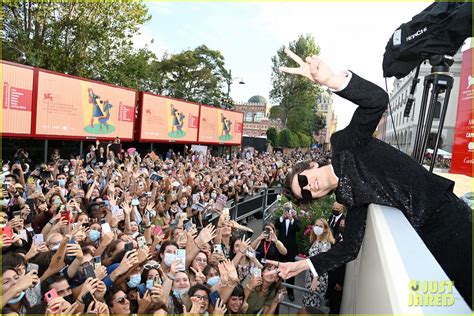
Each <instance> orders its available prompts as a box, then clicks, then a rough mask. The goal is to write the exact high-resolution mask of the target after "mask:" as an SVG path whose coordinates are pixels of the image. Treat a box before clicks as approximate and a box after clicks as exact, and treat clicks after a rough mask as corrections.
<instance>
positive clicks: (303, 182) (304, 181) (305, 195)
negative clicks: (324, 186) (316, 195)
mask: <svg viewBox="0 0 474 316" xmlns="http://www.w3.org/2000/svg"><path fill="white" fill-rule="evenodd" d="M298 185H299V186H300V189H301V196H302V200H303V201H306V202H307V201H311V200H312V199H313V195H312V194H311V191H309V190H306V189H304V187H306V186H307V185H308V178H307V177H306V176H305V175H302V174H299V175H298Z"/></svg>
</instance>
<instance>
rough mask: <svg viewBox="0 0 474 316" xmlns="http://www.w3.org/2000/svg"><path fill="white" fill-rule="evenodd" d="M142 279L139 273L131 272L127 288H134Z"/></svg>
mask: <svg viewBox="0 0 474 316" xmlns="http://www.w3.org/2000/svg"><path fill="white" fill-rule="evenodd" d="M141 281H142V276H141V275H140V274H133V275H131V276H130V281H128V282H127V285H128V287H129V288H132V289H134V288H136V287H137V286H138V285H139V284H140V282H141Z"/></svg>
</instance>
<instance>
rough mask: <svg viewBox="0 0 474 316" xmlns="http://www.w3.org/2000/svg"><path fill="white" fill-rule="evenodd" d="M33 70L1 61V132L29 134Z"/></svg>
mask: <svg viewBox="0 0 474 316" xmlns="http://www.w3.org/2000/svg"><path fill="white" fill-rule="evenodd" d="M33 72H34V70H33V68H29V67H24V66H20V65H18V66H16V65H13V64H10V63H4V62H2V87H3V89H2V92H3V105H2V134H7V135H8V134H12V135H30V134H31V109H32V103H33Z"/></svg>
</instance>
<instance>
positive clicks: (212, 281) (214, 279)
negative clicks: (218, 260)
mask: <svg viewBox="0 0 474 316" xmlns="http://www.w3.org/2000/svg"><path fill="white" fill-rule="evenodd" d="M220 280H221V278H220V277H219V276H215V277H212V278H209V279H208V280H207V285H209V286H210V287H213V286H215V285H216V284H217V283H219V281H220Z"/></svg>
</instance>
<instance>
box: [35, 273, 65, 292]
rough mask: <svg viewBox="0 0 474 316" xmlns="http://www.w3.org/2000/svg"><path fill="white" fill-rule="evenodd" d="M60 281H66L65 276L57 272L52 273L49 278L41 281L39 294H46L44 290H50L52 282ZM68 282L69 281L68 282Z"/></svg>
mask: <svg viewBox="0 0 474 316" xmlns="http://www.w3.org/2000/svg"><path fill="white" fill-rule="evenodd" d="M61 281H66V282H68V280H67V279H66V277H65V276H64V275H62V274H59V273H57V274H54V275H52V276H50V277H49V278H47V279H46V280H44V281H43V282H41V296H43V295H44V294H46V292H48V291H49V290H51V285H52V284H53V283H57V282H61ZM68 284H69V282H68Z"/></svg>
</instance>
